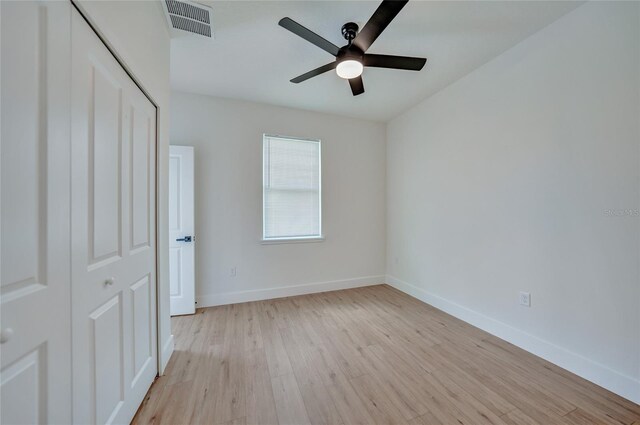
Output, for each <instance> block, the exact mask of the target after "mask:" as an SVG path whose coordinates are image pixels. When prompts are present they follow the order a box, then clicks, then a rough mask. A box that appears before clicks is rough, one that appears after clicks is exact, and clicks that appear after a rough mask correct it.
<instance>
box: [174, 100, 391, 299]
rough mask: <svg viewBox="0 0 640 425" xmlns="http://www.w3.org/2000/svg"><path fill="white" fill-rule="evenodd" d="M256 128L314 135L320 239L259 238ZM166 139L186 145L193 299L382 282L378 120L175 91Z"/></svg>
mask: <svg viewBox="0 0 640 425" xmlns="http://www.w3.org/2000/svg"><path fill="white" fill-rule="evenodd" d="M263 133H269V134H278V135H287V136H297V137H305V138H319V139H321V140H322V190H323V193H322V201H323V211H322V215H323V232H324V235H325V237H326V240H325V241H324V242H315V243H293V244H275V245H262V244H261V243H260V240H261V237H262V135H263ZM171 144H176V145H191V146H195V174H196V178H195V181H196V187H195V197H196V210H195V215H196V231H195V234H196V298H197V300H198V303H199V304H198V305H199V306H204V305H216V304H224V303H228V302H238V301H246V300H250V299H262V298H272V297H278V296H285V295H292V294H299V293H306V292H310V291H319V290H329V289H337V288H341V287H347V286H360V285H363V284H369V283H371V284H374V283H382V282H383V281H384V273H385V241H384V240H385V231H384V228H385V214H384V211H385V201H384V199H385V128H384V126H383V125H382V124H379V123H374V122H369V121H360V120H356V119H351V118H342V117H339V116H331V115H325V114H319V113H314V112H305V111H299V110H294V109H287V108H281V107H275V106H268V105H263V104H257V103H249V102H241V101H233V100H225V99H218V98H213V97H207V96H199V95H193V94H186V93H177V92H174V93H173V94H172V99H171ZM232 267H236V268H237V276H236V277H231V276H230V274H231V273H230V270H231V268H232ZM308 284H309V285H308ZM298 285H305V286H298Z"/></svg>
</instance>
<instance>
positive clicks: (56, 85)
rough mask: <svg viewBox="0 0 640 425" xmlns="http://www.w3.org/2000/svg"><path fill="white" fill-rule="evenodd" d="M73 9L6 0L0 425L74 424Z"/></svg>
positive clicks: (2, 15)
mask: <svg viewBox="0 0 640 425" xmlns="http://www.w3.org/2000/svg"><path fill="white" fill-rule="evenodd" d="M70 13H71V10H70V5H69V3H67V2H48V1H42V2H35V1H22V2H5V1H3V2H0V19H1V23H0V28H1V35H0V37H1V40H2V41H1V43H2V47H1V52H0V56H1V57H2V60H1V64H2V65H1V67H2V69H1V81H2V82H1V87H0V91H1V92H2V105H1V111H2V112H1V118H0V119H1V122H2V125H1V127H2V137H1V140H2V142H1V146H0V149H1V158H2V159H1V164H0V169H1V177H0V182H1V190H0V194H1V196H0V198H1V199H0V208H1V210H2V211H1V212H2V214H1V216H2V219H1V229H0V233H1V236H2V237H1V239H2V249H1V253H0V262H1V266H0V269H1V272H0V275H1V277H0V291H1V292H0V294H1V295H0V299H1V301H0V302H1V303H2V305H1V306H0V309H1V310H2V319H1V324H0V342H1V343H2V344H1V345H0V357H1V359H2V360H1V362H2V365H1V366H0V367H1V369H0V386H1V388H0V394H1V396H0V399H1V402H0V403H1V405H0V412H1V414H0V423H3V424H44V423H70V421H71V383H70V382H69V378H70V376H71V354H70V352H69V350H70V348H71V332H70V331H71V322H70V305H69V300H70V297H71V295H70V286H71V283H70V280H71V279H70V268H69V264H70V252H69V250H70V246H69V241H70V230H69V225H70V221H69V218H70V211H69V204H70V197H69V196H70V194H69V186H70V180H69V171H70V158H69V155H70V135H69V91H70V78H69V77H70V63H71V57H70V42H71V39H70Z"/></svg>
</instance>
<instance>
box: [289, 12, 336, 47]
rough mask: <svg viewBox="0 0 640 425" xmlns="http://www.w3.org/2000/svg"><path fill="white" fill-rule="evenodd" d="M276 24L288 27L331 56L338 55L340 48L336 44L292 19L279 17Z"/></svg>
mask: <svg viewBox="0 0 640 425" xmlns="http://www.w3.org/2000/svg"><path fill="white" fill-rule="evenodd" d="M278 25H280V26H281V27H282V28H285V29H288V30H289V31H291V32H292V33H294V34H295V35H297V36H299V37H302V38H304V39H305V40H307V41H308V42H309V43H311V44H315V45H316V46H318V47H319V48H321V49H322V50H324V51H326V52H329V53H331V54H332V55H333V56H338V51H339V50H340V48H339V47H338V46H336V45H335V44H333V43H332V42H330V41H329V40H325V39H324V38H322V37H320V36H319V35H318V34H316V33H315V32H313V31H311V30H310V29H307V28H305V27H303V26H302V25H300V24H299V23H297V22H296V21H294V20H293V19H291V18H282V19H280V22H278Z"/></svg>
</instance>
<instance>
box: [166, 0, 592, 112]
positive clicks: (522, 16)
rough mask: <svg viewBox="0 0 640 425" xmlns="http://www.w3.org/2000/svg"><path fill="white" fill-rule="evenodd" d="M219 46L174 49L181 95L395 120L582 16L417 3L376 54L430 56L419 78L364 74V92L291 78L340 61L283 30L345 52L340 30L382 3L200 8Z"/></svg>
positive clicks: (514, 6) (546, 4)
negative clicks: (545, 30)
mask: <svg viewBox="0 0 640 425" xmlns="http://www.w3.org/2000/svg"><path fill="white" fill-rule="evenodd" d="M201 3H204V4H208V5H210V6H211V7H212V8H213V14H214V16H213V25H214V34H215V40H213V41H208V40H199V39H194V38H191V37H181V38H176V39H174V40H172V44H171V83H172V87H173V89H175V90H181V91H187V92H192V93H200V94H208V95H213V96H219V97H226V98H235V99H243V100H250V101H255V102H263V103H269V104H274V105H281V106H288V107H293V108H300V109H307V110H313V111H321V112H327V113H333V114H339V115H345V116H351V117H357V118H365V119H370V120H376V121H387V120H389V119H392V118H394V117H395V116H397V115H399V114H400V113H402V112H403V111H405V110H406V109H408V108H410V107H411V106H413V105H415V104H417V103H419V102H420V101H421V100H423V99H425V98H426V97H428V96H430V95H432V94H434V93H435V92H437V91H438V90H440V89H442V88H443V87H445V86H447V85H449V84H451V83H452V82H454V81H456V80H457V79H459V78H461V77H462V76H464V75H466V74H468V73H469V72H471V71H472V70H473V69H475V68H477V67H479V66H480V65H482V64H484V63H485V62H487V61H489V60H490V59H492V58H494V57H496V56H497V55H499V54H500V53H502V52H504V51H505V50H507V49H508V48H510V47H511V46H513V45H515V44H517V43H518V42H520V41H521V40H523V39H525V38H526V37H528V36H529V35H531V34H533V33H534V32H536V31H538V30H539V29H541V28H542V27H544V26H546V25H548V24H550V23H551V22H553V21H554V20H556V19H558V18H559V17H560V16H562V15H564V14H565V13H567V12H569V11H570V10H572V9H574V8H575V7H577V6H578V5H580V2H576V1H418V0H413V1H410V2H409V3H408V4H407V5H406V6H405V7H404V9H403V10H402V11H401V12H400V14H399V15H398V16H397V17H396V19H395V20H394V21H393V22H392V23H391V24H390V25H389V26H388V27H387V29H386V30H385V31H384V32H383V33H382V35H381V36H380V37H379V38H378V39H377V40H376V42H375V43H374V44H373V45H372V46H371V48H370V49H369V51H368V52H369V53H379V54H396V55H405V56H423V57H427V58H428V61H427V65H426V66H425V67H424V69H423V70H422V71H420V72H411V71H397V70H390V69H379V68H365V71H364V73H363V79H364V86H365V90H366V92H365V93H364V94H362V95H360V96H358V97H354V96H352V95H351V90H350V89H349V84H348V82H347V81H345V80H343V79H341V78H339V77H338V76H337V75H336V74H335V72H333V71H332V72H327V73H325V74H323V75H321V76H319V77H315V78H312V79H310V80H307V81H305V82H303V83H300V84H293V83H290V82H289V80H290V79H291V78H293V77H295V76H297V75H299V74H302V73H304V72H307V71H309V70H311V69H313V68H316V67H318V66H320V65H324V64H325V63H328V62H331V61H332V58H333V57H332V56H331V55H330V54H328V53H326V52H325V51H323V50H321V49H319V48H318V47H315V46H314V45H312V44H310V43H308V42H306V41H305V40H303V39H301V38H299V37H297V36H296V35H294V34H292V33H290V32H289V31H287V30H285V29H284V28H282V27H280V26H278V21H279V20H280V18H282V17H285V16H289V17H290V18H292V19H294V20H295V21H297V22H299V23H301V24H302V25H304V26H306V27H308V28H309V29H311V30H312V31H314V32H316V33H318V34H320V35H321V36H323V37H325V38H326V39H328V40H329V41H331V42H333V43H335V44H336V45H338V46H342V45H344V44H346V43H345V40H344V39H343V38H342V35H341V34H340V28H341V26H342V25H343V24H344V23H345V22H348V21H354V22H357V23H358V24H359V25H360V26H361V27H362V25H364V23H366V21H367V20H368V19H369V17H370V16H371V15H372V13H373V12H374V10H375V9H376V8H377V6H378V5H379V2H378V1H374V2H370V1H201Z"/></svg>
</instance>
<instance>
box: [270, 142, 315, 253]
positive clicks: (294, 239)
mask: <svg viewBox="0 0 640 425" xmlns="http://www.w3.org/2000/svg"><path fill="white" fill-rule="evenodd" d="M267 138H278V139H287V140H295V141H297V142H308V143H317V144H318V230H319V232H318V234H317V235H310V236H283V237H271V238H267V237H266V236H265V231H266V228H267V226H266V215H265V200H266V196H265V190H266V185H265V174H266V173H265V171H266V170H265V165H266V164H265V155H264V152H265V148H264V145H265V143H266V141H267ZM324 240H325V237H324V233H323V226H322V140H321V139H310V138H307V137H293V136H282V135H279V134H270V133H263V134H262V238H261V240H260V241H261V243H262V244H263V245H271V244H283V243H305V242H323V241H324Z"/></svg>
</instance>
